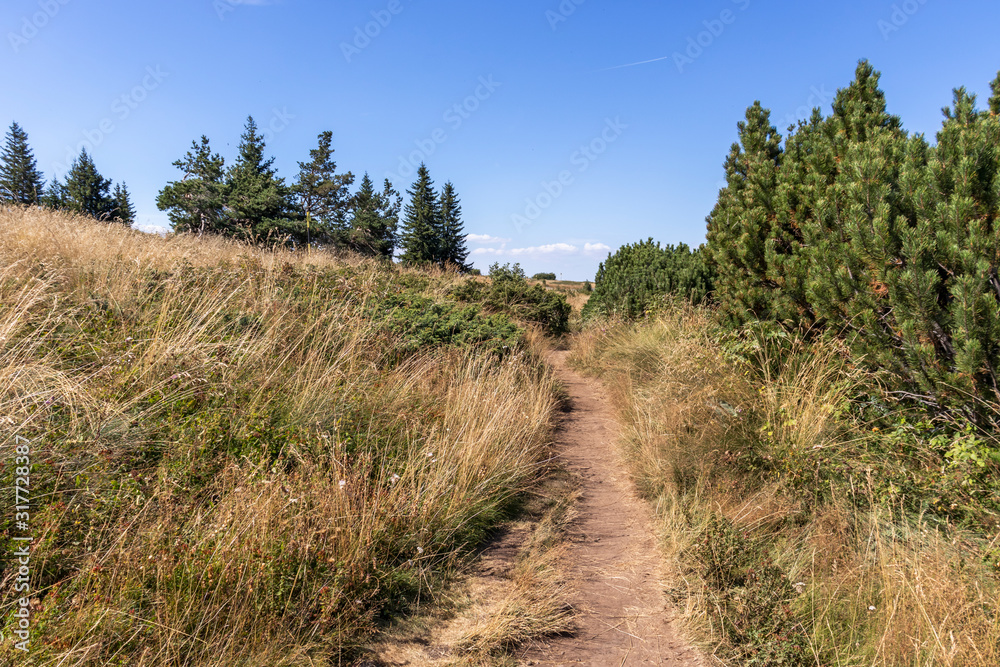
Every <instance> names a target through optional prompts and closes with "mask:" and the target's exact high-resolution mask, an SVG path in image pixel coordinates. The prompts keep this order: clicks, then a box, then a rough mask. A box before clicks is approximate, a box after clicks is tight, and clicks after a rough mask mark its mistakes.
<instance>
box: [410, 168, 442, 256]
mask: <svg viewBox="0 0 1000 667" xmlns="http://www.w3.org/2000/svg"><path fill="white" fill-rule="evenodd" d="M406 192H407V194H409V195H410V203H409V204H407V205H406V215H405V217H404V218H403V233H402V237H401V239H400V246H401V249H402V251H403V254H402V256H401V258H400V259H401V260H402V261H403V263H405V264H426V263H429V262H436V261H437V259H438V257H439V256H440V250H439V247H440V243H441V234H440V223H441V209H440V205H439V203H438V198H437V195H436V193H435V192H434V181H432V180H431V177H430V172H429V171H428V170H427V165H424V164H421V165H420V169H419V170H417V180H416V181H415V182H414V183H413V186H412V188H411V189H410V190H407V191H406Z"/></svg>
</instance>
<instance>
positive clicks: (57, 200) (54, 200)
mask: <svg viewBox="0 0 1000 667" xmlns="http://www.w3.org/2000/svg"><path fill="white" fill-rule="evenodd" d="M67 199H68V195H67V194H66V186H65V185H63V184H62V183H60V182H59V179H57V178H54V179H52V182H51V183H49V187H47V188H46V189H45V194H44V195H42V199H41V204H42V206H45V207H47V208H51V209H53V210H56V211H58V210H61V209H64V208H66V202H67Z"/></svg>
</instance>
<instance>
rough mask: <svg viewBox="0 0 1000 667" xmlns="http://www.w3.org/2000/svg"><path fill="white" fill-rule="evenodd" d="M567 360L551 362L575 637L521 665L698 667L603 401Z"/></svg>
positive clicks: (545, 645)
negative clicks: (569, 489)
mask: <svg viewBox="0 0 1000 667" xmlns="http://www.w3.org/2000/svg"><path fill="white" fill-rule="evenodd" d="M567 356H568V353H567V352H564V351H557V352H553V353H552V354H551V356H550V359H549V360H550V363H552V365H553V366H554V367H555V368H556V370H557V373H558V377H559V378H560V380H561V381H562V382H563V384H564V386H565V387H566V390H567V392H568V393H569V397H570V410H569V412H568V413H567V414H566V416H565V420H564V423H563V427H562V430H561V432H560V434H559V439H558V443H557V453H558V455H559V456H560V457H561V458H562V459H563V462H564V465H565V466H566V468H567V469H568V470H569V472H570V473H571V474H573V475H574V476H577V477H578V478H579V480H578V483H579V485H580V487H579V492H580V497H579V500H578V502H577V506H576V508H575V514H576V519H575V520H574V521H573V522H572V523H571V524H570V525H569V541H570V546H569V549H568V553H567V557H566V559H565V562H564V564H563V566H562V569H563V572H564V576H565V577H566V579H567V580H568V581H569V582H570V583H571V584H572V586H573V588H574V589H575V593H574V595H573V596H572V598H571V604H572V605H573V607H574V609H575V611H576V612H577V618H576V622H575V625H576V630H575V632H574V633H573V634H572V635H571V636H564V637H556V638H553V639H550V640H545V641H544V642H541V643H539V644H536V645H535V646H532V647H530V648H529V649H528V650H527V652H526V653H525V654H524V655H523V656H522V664H527V665H546V666H562V665H566V666H568V665H593V666H595V667H597V666H600V667H625V666H628V665H670V666H672V667H681V666H685V667H687V666H689V665H705V664H707V661H706V660H704V659H703V657H702V656H701V655H700V654H699V652H698V651H697V650H696V649H694V648H693V647H691V646H690V645H689V644H687V643H686V642H684V641H683V640H682V639H681V638H680V636H679V635H678V633H677V632H676V630H675V629H674V628H672V626H671V623H670V615H671V612H670V609H669V607H668V603H667V599H666V596H665V594H664V592H663V591H664V588H665V586H664V584H663V583H662V581H663V571H662V558H661V556H660V553H659V549H658V548H657V544H656V539H655V531H654V530H653V526H652V520H651V512H650V508H649V507H648V505H647V504H646V503H645V502H643V501H642V500H641V499H639V498H638V497H637V496H636V492H635V488H634V485H633V483H632V481H631V479H630V478H629V476H628V473H627V471H626V468H625V466H624V465H623V463H622V462H621V460H620V458H619V456H618V452H617V449H616V446H615V442H616V440H617V437H618V426H617V423H616V422H615V419H614V414H613V412H612V409H611V406H610V404H609V401H608V399H607V397H606V396H605V393H604V391H603V389H602V388H601V386H600V384H599V383H598V382H597V381H596V380H593V379H590V378H586V377H584V376H582V375H580V374H579V373H577V372H576V371H574V370H573V369H571V368H570V367H569V365H568V363H567Z"/></svg>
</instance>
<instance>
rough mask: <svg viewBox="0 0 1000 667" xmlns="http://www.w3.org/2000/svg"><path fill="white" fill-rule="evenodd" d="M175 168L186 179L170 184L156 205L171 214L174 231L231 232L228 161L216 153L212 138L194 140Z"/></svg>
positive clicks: (159, 196)
mask: <svg viewBox="0 0 1000 667" xmlns="http://www.w3.org/2000/svg"><path fill="white" fill-rule="evenodd" d="M173 165H174V166H175V167H177V168H178V169H180V170H181V172H183V174H184V176H183V177H182V178H181V180H179V181H172V182H170V183H168V184H167V185H166V187H164V188H163V190H161V191H160V194H159V195H158V196H157V198H156V206H157V208H158V209H160V210H161V211H167V217H169V218H170V224H171V226H172V227H173V229H174V231H175V232H197V233H198V234H204V233H206V232H208V233H216V234H221V233H225V232H226V231H227V229H228V225H227V220H226V218H225V215H224V208H225V204H226V186H225V183H223V175H224V174H223V166H224V165H225V160H224V159H223V158H222V156H221V155H219V154H218V153H212V147H211V146H210V145H209V141H208V137H206V136H204V135H202V137H201V143H198V142H197V141H192V142H191V150H189V151H188V152H187V153H186V154H185V156H184V157H183V158H181V159H180V160H177V161H176V162H174V163H173Z"/></svg>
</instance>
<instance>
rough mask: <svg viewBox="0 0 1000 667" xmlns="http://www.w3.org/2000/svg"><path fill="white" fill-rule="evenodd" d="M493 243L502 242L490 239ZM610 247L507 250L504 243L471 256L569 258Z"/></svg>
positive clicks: (551, 245) (567, 245) (553, 246)
mask: <svg viewBox="0 0 1000 667" xmlns="http://www.w3.org/2000/svg"><path fill="white" fill-rule="evenodd" d="M490 238H491V240H493V241H504V240H505V239H496V238H492V237H490ZM610 250H611V246H608V245H606V244H604V243H585V244H583V248H580V246H577V245H573V244H572V243H549V244H547V245H538V246H528V247H526V248H510V249H507V245H506V243H505V244H503V245H501V246H500V247H499V248H496V247H489V248H476V249H474V250H473V251H472V252H471V253H470V254H472V255H507V256H511V257H552V256H555V255H559V256H563V257H570V256H573V255H596V254H603V253H605V252H609V251H610Z"/></svg>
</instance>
